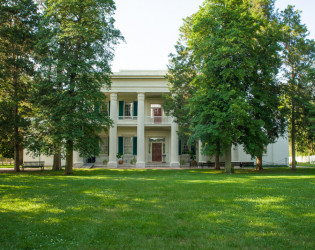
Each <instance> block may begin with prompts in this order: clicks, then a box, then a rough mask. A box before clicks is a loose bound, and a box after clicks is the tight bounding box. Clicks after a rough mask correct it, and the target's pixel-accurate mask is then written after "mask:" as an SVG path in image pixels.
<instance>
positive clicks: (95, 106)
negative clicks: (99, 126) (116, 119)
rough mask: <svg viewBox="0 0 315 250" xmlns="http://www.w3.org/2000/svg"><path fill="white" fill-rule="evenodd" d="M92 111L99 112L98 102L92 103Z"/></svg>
mask: <svg viewBox="0 0 315 250" xmlns="http://www.w3.org/2000/svg"><path fill="white" fill-rule="evenodd" d="M94 111H95V112H97V113H98V112H100V105H99V104H95V105H94Z"/></svg>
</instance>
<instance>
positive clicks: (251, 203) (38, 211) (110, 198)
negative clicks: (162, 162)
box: [0, 168, 315, 249]
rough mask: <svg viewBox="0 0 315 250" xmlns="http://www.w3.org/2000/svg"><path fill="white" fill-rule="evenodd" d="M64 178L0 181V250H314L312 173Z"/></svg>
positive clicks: (82, 173)
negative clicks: (38, 249)
mask: <svg viewBox="0 0 315 250" xmlns="http://www.w3.org/2000/svg"><path fill="white" fill-rule="evenodd" d="M74 171H75V176H64V175H63V172H61V171H58V172H52V171H44V172H41V171H36V172H34V171H25V173H23V172H22V173H21V174H18V175H17V174H12V173H7V174H4V173H1V174H0V186H1V191H2V192H1V196H0V210H1V213H0V221H1V226H2V229H1V234H0V245H1V248H3V249H34V248H36V249H37V248H43V249H51V248H54V249H73V248H75V249H103V248H110V249H126V248H128V249H179V248H181V249H301V248H303V249H312V248H313V246H314V206H315V199H314V192H315V186H314V179H315V178H314V176H315V169H314V168H304V169H298V170H297V172H291V171H290V170H289V168H272V169H268V168H266V169H264V170H263V171H262V172H257V171H254V170H250V169H246V170H244V169H235V174H234V175H233V176H226V175H224V174H222V171H218V170H202V169H194V170H192V169H190V170H157V169H154V170H144V169H141V170H130V169H128V170H123V169H119V170H117V169H116V170H108V169H95V170H94V169H93V170H81V169H80V170H74ZM152 211H154V212H152ZM17 229H18V230H17ZM293 239H294V240H293Z"/></svg>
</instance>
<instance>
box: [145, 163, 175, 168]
mask: <svg viewBox="0 0 315 250" xmlns="http://www.w3.org/2000/svg"><path fill="white" fill-rule="evenodd" d="M145 167H146V168H169V167H170V164H169V163H161V162H158V163H154V162H148V163H146V164H145Z"/></svg>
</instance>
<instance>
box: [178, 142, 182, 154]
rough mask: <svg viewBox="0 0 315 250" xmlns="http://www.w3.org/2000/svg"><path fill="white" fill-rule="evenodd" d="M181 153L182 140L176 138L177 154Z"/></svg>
mask: <svg viewBox="0 0 315 250" xmlns="http://www.w3.org/2000/svg"><path fill="white" fill-rule="evenodd" d="M181 154H182V140H181V139H179V140H178V155H181Z"/></svg>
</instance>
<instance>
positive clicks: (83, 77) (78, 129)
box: [35, 0, 122, 174]
mask: <svg viewBox="0 0 315 250" xmlns="http://www.w3.org/2000/svg"><path fill="white" fill-rule="evenodd" d="M114 10H115V5H114V2H113V1H111V0H92V1H79V0H74V1H67V0H61V1H60V0H59V1H57V0H47V1H45V10H44V16H45V19H44V20H43V22H44V23H45V24H46V26H45V25H44V26H45V27H44V28H43V32H44V33H46V32H47V30H48V32H49V35H47V39H45V40H43V41H42V42H43V43H44V47H47V48H49V53H48V54H49V56H47V57H42V58H41V63H40V65H41V67H40V69H39V72H38V73H39V74H38V83H37V86H36V93H35V97H36V103H37V107H38V110H39V117H41V120H42V123H43V124H45V126H44V130H47V129H48V130H49V133H50V136H51V137H52V138H53V140H52V142H53V143H55V144H56V146H57V148H58V149H59V148H60V145H64V147H65V151H66V169H65V174H72V172H73V170H72V169H73V150H77V151H79V152H80V154H81V155H82V156H85V157H89V156H92V155H97V154H98V152H99V140H98V139H99V137H98V136H97V132H98V131H99V130H101V129H103V128H106V127H108V126H110V125H111V120H110V119H109V117H108V116H107V115H106V114H104V113H100V112H96V111H95V110H94V107H95V106H96V105H98V103H104V102H105V94H104V93H103V92H102V91H101V89H102V87H103V86H106V85H107V86H110V73H111V70H110V61H111V60H112V58H113V45H115V44H117V43H118V42H119V40H120V39H121V38H122V37H121V35H120V32H119V30H117V29H115V28H114V19H113V17H112V15H113V14H114ZM45 53H46V52H45ZM56 152H57V151H56Z"/></svg>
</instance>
